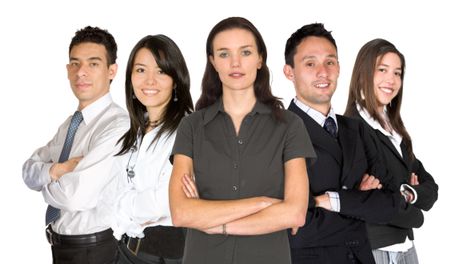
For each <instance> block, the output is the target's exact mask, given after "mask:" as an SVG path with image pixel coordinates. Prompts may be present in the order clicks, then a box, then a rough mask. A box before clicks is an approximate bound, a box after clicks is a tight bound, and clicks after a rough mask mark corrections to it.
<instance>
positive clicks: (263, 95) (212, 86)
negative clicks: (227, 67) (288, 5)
mask: <svg viewBox="0 0 450 264" xmlns="http://www.w3.org/2000/svg"><path fill="white" fill-rule="evenodd" d="M232 29H243V30H247V31H248V32H250V33H251V34H252V35H253V37H254V38H255V42H256V46H257V49H258V54H259V55H260V56H261V58H262V63H261V68H260V69H259V70H258V71H257V74H256V80H255V83H254V85H253V87H254V90H255V96H256V98H257V100H258V101H260V102H261V103H263V104H265V105H268V106H269V107H270V108H271V109H272V113H273V114H274V116H275V118H276V119H277V120H281V109H284V107H283V103H282V102H281V100H280V99H279V98H277V97H275V96H274V95H273V94H272V91H271V87H270V72H269V68H268V67H267V64H266V61H267V48H266V44H265V43H264V40H263V38H262V36H261V34H260V33H259V31H258V29H256V27H255V26H254V25H253V24H252V23H251V22H250V21H248V20H247V19H245V18H242V17H229V18H226V19H224V20H222V21H220V22H219V23H218V24H216V25H215V26H214V27H213V28H212V30H211V32H210V33H209V35H208V39H207V41H206V67H205V72H204V74H203V80H202V93H201V95H200V98H199V99H198V101H197V103H196V105H195V109H196V110H200V109H202V108H205V107H208V106H210V105H212V104H214V103H215V102H216V101H217V100H218V99H219V98H220V97H221V96H222V93H223V91H222V81H221V80H220V78H219V74H218V73H217V72H216V70H215V69H214V66H213V65H212V63H211V61H210V59H209V57H210V56H214V47H213V41H214V38H215V37H216V36H217V34H219V33H221V32H223V31H227V30H232Z"/></svg>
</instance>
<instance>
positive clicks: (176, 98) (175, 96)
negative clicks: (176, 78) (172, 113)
mask: <svg viewBox="0 0 450 264" xmlns="http://www.w3.org/2000/svg"><path fill="white" fill-rule="evenodd" d="M173 101H174V102H178V96H177V86H176V85H175V87H174V88H173Z"/></svg>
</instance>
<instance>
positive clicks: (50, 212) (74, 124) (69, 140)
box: [45, 111, 83, 225]
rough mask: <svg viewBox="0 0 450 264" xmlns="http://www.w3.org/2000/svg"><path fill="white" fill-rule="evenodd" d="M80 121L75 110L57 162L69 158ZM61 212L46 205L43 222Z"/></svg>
mask: <svg viewBox="0 0 450 264" xmlns="http://www.w3.org/2000/svg"><path fill="white" fill-rule="evenodd" d="M81 121H83V115H82V114H81V112H80V111H76V112H75V114H74V115H73V116H72V120H71V121H70V126H69V129H68V130H67V135H66V139H65V141H64V145H63V149H62V151H61V154H60V156H59V160H58V162H59V163H61V162H64V161H66V160H67V159H68V158H69V154H70V150H71V149H72V144H73V139H74V138H75V133H76V132H77V129H78V126H79V125H80V123H81ZM60 214H61V212H60V209H58V208H55V207H53V206H51V205H49V206H48V207H47V212H46V213H45V224H46V225H48V224H50V223H52V222H54V221H55V220H56V219H58V218H59V216H60Z"/></svg>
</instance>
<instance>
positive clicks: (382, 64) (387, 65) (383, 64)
mask: <svg viewBox="0 0 450 264" xmlns="http://www.w3.org/2000/svg"><path fill="white" fill-rule="evenodd" d="M378 66H384V67H389V66H390V65H389V64H385V63H380V64H379V65H378ZM395 69H396V70H400V71H401V70H402V68H401V67H397V68H395Z"/></svg>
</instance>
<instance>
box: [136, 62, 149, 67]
mask: <svg viewBox="0 0 450 264" xmlns="http://www.w3.org/2000/svg"><path fill="white" fill-rule="evenodd" d="M133 66H143V67H147V65H146V64H144V63H139V62H136V63H135V64H134V65H133Z"/></svg>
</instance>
